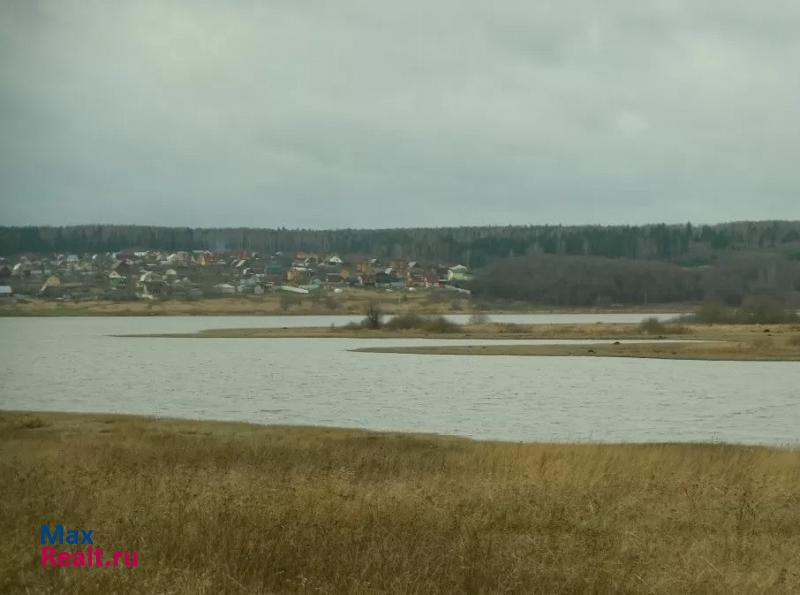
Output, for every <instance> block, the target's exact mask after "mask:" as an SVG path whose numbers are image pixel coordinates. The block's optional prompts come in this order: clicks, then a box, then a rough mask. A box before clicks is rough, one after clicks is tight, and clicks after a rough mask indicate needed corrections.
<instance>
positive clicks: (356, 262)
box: [0, 250, 472, 300]
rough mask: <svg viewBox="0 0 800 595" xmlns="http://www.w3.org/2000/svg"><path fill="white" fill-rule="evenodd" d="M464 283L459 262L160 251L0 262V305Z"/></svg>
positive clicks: (464, 271) (463, 269) (468, 275)
mask: <svg viewBox="0 0 800 595" xmlns="http://www.w3.org/2000/svg"><path fill="white" fill-rule="evenodd" d="M471 279H472V274H471V272H470V271H469V269H468V268H467V267H465V266H463V265H459V264H456V265H453V266H442V265H423V264H421V263H419V262H415V261H408V260H403V259H396V260H391V261H387V262H383V261H381V260H379V259H377V258H364V257H350V258H342V257H340V256H339V255H338V254H317V253H307V252H299V253H297V254H294V255H287V254H284V253H283V252H276V253H275V254H271V255H262V254H259V253H257V252H247V251H245V252H236V253H231V252H224V253H215V252H211V251H209V250H195V251H191V252H188V251H176V252H164V251H160V250H147V251H129V252H124V251H123V252H113V253H103V254H84V255H77V254H55V255H45V256H43V255H22V256H19V257H18V258H16V259H6V258H2V257H0V300H8V299H13V297H14V296H15V295H25V296H31V297H43V298H52V299H73V300H75V299H117V300H124V299H159V298H176V299H198V298H202V297H213V296H230V295H263V294H264V293H267V292H276V291H285V292H289V293H313V292H317V291H325V290H333V291H341V290H342V288H345V287H366V288H370V287H371V288H377V289H385V290H392V291H394V290H409V291H414V290H416V289H418V288H431V287H447V288H450V289H453V290H456V291H461V292H465V293H468V291H467V290H466V289H463V288H462V287H459V286H460V285H462V284H463V283H464V282H467V281H469V280H471Z"/></svg>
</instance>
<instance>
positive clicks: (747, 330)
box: [114, 323, 800, 362]
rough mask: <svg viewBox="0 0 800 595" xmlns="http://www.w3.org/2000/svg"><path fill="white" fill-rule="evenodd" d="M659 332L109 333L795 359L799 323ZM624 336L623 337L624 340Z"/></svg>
mask: <svg viewBox="0 0 800 595" xmlns="http://www.w3.org/2000/svg"><path fill="white" fill-rule="evenodd" d="M659 330H661V331H662V332H663V334H654V333H652V332H648V331H647V330H645V329H643V328H642V327H641V326H640V325H636V324H625V323H595V324H570V323H564V324H503V323H487V324H481V325H469V324H467V325H459V326H455V327H453V328H451V329H448V330H447V332H435V331H430V330H424V329H403V330H391V329H376V330H372V329H364V328H349V327H335V326H331V327H281V328H229V329H224V328H223V329H206V330H203V331H200V332H196V333H151V334H127V335H114V336H117V337H126V338H162V339H373V340H375V339H380V340H383V341H390V340H392V339H428V340H441V341H443V342H445V343H446V342H448V341H451V340H462V341H463V340H469V339H474V340H480V341H487V340H503V341H507V340H511V341H526V340H527V341H531V340H558V341H570V340H572V341H597V342H602V341H606V342H607V343H595V344H592V345H586V344H562V345H511V344H503V345H456V346H452V345H451V346H445V345H431V346H414V347H407V346H391V345H388V346H385V347H383V346H380V347H378V346H374V345H373V346H366V347H361V348H355V349H351V351H353V352H357V353H395V354H414V355H468V356H499V355H506V356H526V357H546V356H551V357H630V358H650V359H676V360H707V361H791V362H793V361H800V324H797V323H784V324H774V325H756V324H754V325H732V324H727V325H701V324H687V323H682V324H673V323H665V324H663V325H662V326H661V327H660V329H659ZM622 341H626V343H622Z"/></svg>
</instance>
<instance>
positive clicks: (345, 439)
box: [0, 413, 800, 593]
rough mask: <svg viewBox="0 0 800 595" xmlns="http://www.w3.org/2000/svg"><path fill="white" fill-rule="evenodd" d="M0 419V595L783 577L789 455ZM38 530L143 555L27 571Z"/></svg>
mask: <svg viewBox="0 0 800 595" xmlns="http://www.w3.org/2000/svg"><path fill="white" fill-rule="evenodd" d="M0 415H1V416H2V417H1V418H0V476H2V477H3V478H4V480H3V481H2V482H0V497H2V502H3V513H2V515H0V528H2V530H3V535H4V539H3V540H2V542H0V592H21V593H24V592H31V593H34V592H35V593H62V592H70V593H109V592H121V593H125V592H129V593H143V592H159V593H221V592H222V593H238V592H241V593H271V592H323V593H332V592H352V593H367V592H370V593H372V592H387V593H455V592H518V593H584V592H598V593H609V592H645V593H677V592H695V593H732V592H737V593H763V592H775V593H791V592H797V591H798V589H800V452H798V451H796V450H784V449H774V448H761V447H745V446H730V445H723V444H713V445H712V444H706V445H695V444H686V445H678V444H671V445H592V444H585V445H568V444H566V445H554V444H508V443H488V442H472V441H468V440H463V439H455V438H446V437H434V436H421V435H406V434H381V433H367V432H359V431H352V430H336V429H322V428H284V427H258V426H250V425H244V424H231V423H200V422H182V421H155V420H152V419H144V418H135V417H115V416H106V415H66V414H19V413H2V414H0ZM43 522H50V523H56V522H63V523H64V524H65V525H67V526H68V527H74V528H82V529H92V530H94V536H95V541H96V542H97V544H98V545H100V546H102V547H104V548H106V549H123V550H138V551H139V556H140V567H139V568H137V569H125V568H116V569H114V568H108V569H106V568H103V569H99V570H98V569H96V570H87V569H79V568H68V569H60V570H56V569H53V568H47V569H43V568H41V567H40V566H39V554H38V551H39V550H38V541H37V540H38V527H39V525H40V524H41V523H43ZM70 549H75V546H72V548H70Z"/></svg>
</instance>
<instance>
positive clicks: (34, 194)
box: [0, 0, 800, 227]
mask: <svg viewBox="0 0 800 595" xmlns="http://www.w3.org/2000/svg"><path fill="white" fill-rule="evenodd" d="M700 5H702V6H700ZM798 25H800V8H798V7H797V6H796V4H795V3H792V2H785V1H776V2H772V3H769V4H768V5H762V4H756V3H752V2H747V3H744V2H741V3H736V2H733V3H732V2H722V1H718V2H704V3H696V2H653V3H642V2H635V1H633V0H629V1H623V0H612V1H603V2H600V1H599V0H598V1H580V2H579V1H577V0H572V1H565V2H545V3H531V2H521V1H510V0H509V1H501V2H497V3H478V2H463V1H462V2H454V1H447V2H439V3H430V2H422V1H421V0H413V1H409V2H403V3H393V4H390V3H377V2H374V1H371V2H367V1H357V0H342V1H341V2H336V3H327V2H312V1H306V2H300V1H294V2H288V1H284V2H249V1H244V0H240V1H235V2H221V1H220V2H188V1H186V2H180V1H166V0H165V1H162V2H155V1H140V2H132V1H131V2H115V3H101V2H85V1H77V0H58V1H56V0H50V1H41V2H30V1H22V0H19V1H16V2H15V1H10V2H5V3H3V4H1V5H0V126H2V128H1V129H2V130H3V131H4V133H3V135H2V137H0V222H2V223H6V224H25V223H82V222H133V223H151V224H155V223H161V224H172V225H204V226H209V225H264V226H281V225H285V226H289V227H295V226H303V227H343V226H382V227H383V226H409V225H454V224H455V225H459V224H465V225H466V224H485V223H493V224H506V223H543V222H549V223H590V222H598V223H614V222H621V223H637V222H649V221H675V222H678V221H686V220H692V221H695V222H705V221H718V220H730V219H745V218H748V219H764V218H800V200H798V190H800V179H799V178H798V176H797V173H796V165H795V163H794V156H795V155H797V154H798V149H800V135H798V128H799V125H800V114H798V111H797V109H796V103H797V100H798V97H799V96H800V78H799V75H798V74H797V69H796V64H798V63H800V60H799V59H800V42H799V41H798V38H797V37H796V35H794V34H793V32H794V31H796V30H797V28H798Z"/></svg>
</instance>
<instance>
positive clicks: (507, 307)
mask: <svg viewBox="0 0 800 595" xmlns="http://www.w3.org/2000/svg"><path fill="white" fill-rule="evenodd" d="M361 292H363V293H361ZM333 295H338V296H341V297H336V298H335V299H336V300H337V301H336V302H335V304H336V307H335V308H331V307H328V306H327V305H326V304H325V303H322V302H318V303H315V302H314V300H313V299H312V298H310V297H308V296H304V297H303V298H302V299H301V301H300V302H299V303H297V304H294V305H292V306H290V307H288V308H283V307H282V306H281V302H280V296H278V295H270V296H267V297H259V298H253V297H234V298H224V297H223V298H206V299H200V300H194V301H183V300H161V301H143V300H139V301H131V302H113V301H106V300H90V301H84V302H55V301H52V300H44V299H40V298H31V299H30V300H29V301H25V302H18V303H16V304H0V317H17V316H18V317H27V316H33V317H50V316H56V317H57V316H363V315H364V312H365V311H366V307H367V305H368V304H369V302H371V301H374V302H376V303H377V304H378V306H379V307H380V308H381V309H382V310H383V311H384V313H385V314H387V315H395V314H407V313H411V312H414V313H417V314H423V315H439V314H450V315H459V314H460V315H467V316H469V315H472V314H486V315H487V316H492V315H514V314H543V315H546V314H639V313H642V314H663V313H667V314H672V313H676V314H683V313H687V312H690V311H691V310H692V309H693V308H694V305H693V304H686V303H677V304H653V305H636V306H623V307H618V308H617V307H615V308H611V307H568V308H558V307H548V306H537V305H531V304H527V303H524V302H488V303H486V304H483V306H485V307H481V308H478V307H476V305H475V304H474V303H470V302H467V301H464V300H462V299H461V298H460V297H459V296H458V295H457V294H456V295H452V296H451V295H445V294H437V295H436V296H435V299H434V300H431V299H430V298H431V295H430V294H426V293H424V292H419V293H403V294H398V293H393V294H386V293H382V292H375V291H369V290H358V291H351V292H347V293H345V294H333ZM387 295H388V296H390V297H389V298H387ZM404 298H407V300H406V301H403V299H404ZM459 300H461V301H464V303H461V302H459V305H458V307H457V308H454V307H453V305H452V304H453V302H456V301H459Z"/></svg>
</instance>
